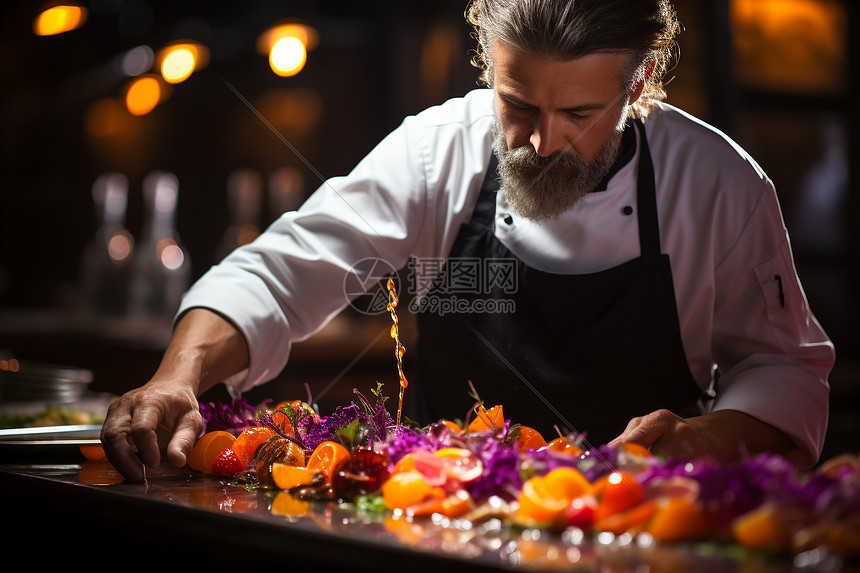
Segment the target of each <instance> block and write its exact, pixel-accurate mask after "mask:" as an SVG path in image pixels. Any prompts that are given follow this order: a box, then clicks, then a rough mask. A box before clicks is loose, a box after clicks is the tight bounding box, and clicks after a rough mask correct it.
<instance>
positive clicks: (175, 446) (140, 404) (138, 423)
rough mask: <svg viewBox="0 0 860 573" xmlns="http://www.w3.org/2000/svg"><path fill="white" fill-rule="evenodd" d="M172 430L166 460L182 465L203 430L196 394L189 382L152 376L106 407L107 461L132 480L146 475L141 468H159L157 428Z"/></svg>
mask: <svg viewBox="0 0 860 573" xmlns="http://www.w3.org/2000/svg"><path fill="white" fill-rule="evenodd" d="M158 428H162V429H164V430H166V431H167V432H168V433H169V434H170V436H171V437H170V441H169V442H168V444H167V452H166V453H167V459H168V460H169V461H170V463H172V464H173V465H175V466H176V467H182V466H184V465H185V462H186V460H187V459H188V456H189V455H190V454H191V450H192V448H193V447H194V443H195V442H196V441H197V438H198V437H199V436H200V433H201V431H202V430H203V418H202V416H201V415H200V409H199V407H198V404H197V397H196V396H195V394H194V392H193V391H192V390H191V389H190V388H189V386H188V385H183V384H179V383H176V382H173V381H170V380H167V381H157V380H152V381H150V382H148V383H147V384H145V385H144V386H141V387H140V388H136V389H134V390H131V391H130V392H128V393H126V394H125V395H123V396H121V397H120V398H119V399H117V400H115V401H114V402H113V403H112V404H111V406H110V408H109V409H108V414H107V418H106V419H105V423H104V425H103V426H102V431H101V441H102V445H103V446H104V449H105V454H107V457H108V460H109V461H110V463H111V464H112V465H113V466H114V467H115V468H116V469H117V471H119V472H120V473H121V474H123V475H124V476H125V477H126V478H127V479H128V480H130V481H141V480H142V479H143V478H144V466H146V467H149V468H154V467H157V466H158V465H159V464H160V463H161V451H160V446H159V444H158V439H157V435H156V430H157V429H158Z"/></svg>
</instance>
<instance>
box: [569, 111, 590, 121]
mask: <svg viewBox="0 0 860 573" xmlns="http://www.w3.org/2000/svg"><path fill="white" fill-rule="evenodd" d="M567 117H569V118H570V119H573V120H576V121H580V120H583V119H588V118H589V117H591V115H589V114H582V113H575V112H572V111H569V112H567Z"/></svg>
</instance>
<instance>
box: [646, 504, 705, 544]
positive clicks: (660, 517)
mask: <svg viewBox="0 0 860 573" xmlns="http://www.w3.org/2000/svg"><path fill="white" fill-rule="evenodd" d="M708 529H709V527H708V520H707V519H706V518H705V516H704V514H703V513H702V510H701V509H700V508H699V506H698V505H697V504H696V503H695V502H694V501H693V500H691V499H688V498H685V497H673V498H669V499H665V500H661V502H660V503H659V505H658V506H657V511H656V513H655V515H654V517H653V518H651V521H650V522H649V523H648V527H647V528H646V529H645V531H647V532H648V533H650V534H651V536H652V537H653V538H654V539H656V540H657V541H663V542H666V543H675V542H679V541H692V540H695V539H697V538H699V537H702V536H703V535H705V534H706V533H707V531H708Z"/></svg>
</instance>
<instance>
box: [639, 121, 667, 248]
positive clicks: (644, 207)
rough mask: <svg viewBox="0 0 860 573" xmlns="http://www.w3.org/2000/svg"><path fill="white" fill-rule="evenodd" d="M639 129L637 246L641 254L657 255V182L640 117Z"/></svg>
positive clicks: (658, 225)
mask: <svg viewBox="0 0 860 573" xmlns="http://www.w3.org/2000/svg"><path fill="white" fill-rule="evenodd" d="M635 124H636V127H637V128H638V131H639V141H640V145H639V168H638V171H639V175H638V181H637V183H638V187H639V189H638V192H637V199H636V201H637V203H636V206H637V211H638V214H637V217H638V220H639V248H640V249H641V250H642V255H643V256H655V255H656V256H659V255H660V253H661V248H660V223H659V220H658V217H657V184H656V182H655V177H654V164H653V163H652V162H651V150H650V149H649V148H648V138H647V137H646V136H645V125H644V124H643V123H642V120H641V119H637V120H635Z"/></svg>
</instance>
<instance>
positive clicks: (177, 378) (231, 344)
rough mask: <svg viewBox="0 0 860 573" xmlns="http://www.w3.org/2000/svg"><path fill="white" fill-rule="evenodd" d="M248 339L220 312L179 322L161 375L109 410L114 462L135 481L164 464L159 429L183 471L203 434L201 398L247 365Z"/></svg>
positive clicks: (108, 446)
mask: <svg viewBox="0 0 860 573" xmlns="http://www.w3.org/2000/svg"><path fill="white" fill-rule="evenodd" d="M249 359H250V355H249V352H248V347H247V343H246V342H245V338H244V337H243V336H242V334H241V333H240V332H239V330H238V329H236V327H235V326H233V324H232V323H230V322H229V321H227V320H225V319H224V318H222V317H221V316H219V315H218V314H216V313H214V312H211V311H209V310H205V309H193V310H190V311H189V312H188V313H187V314H185V315H184V316H183V317H182V319H181V320H180V321H179V322H178V323H177V325H176V329H175V331H174V333H173V337H172V338H171V340H170V344H168V346H167V350H166V351H165V353H164V357H163V358H162V360H161V364H160V365H159V367H158V371H157V372H156V373H155V375H154V376H153V377H152V379H151V380H150V381H149V382H147V383H146V384H145V385H143V386H141V387H140V388H136V389H134V390H131V391H129V392H127V393H126V394H124V395H123V396H121V397H120V398H118V399H117V400H116V401H114V403H113V404H111V406H110V408H109V409H108V413H107V417H106V418H105V422H104V424H103V425H102V432H101V440H102V445H103V446H104V449H105V454H107V457H108V460H109V461H110V463H111V464H112V465H113V466H114V467H115V468H116V469H117V470H118V471H119V472H120V473H121V474H123V475H124V476H125V477H126V479H128V480H130V481H140V480H142V479H143V478H144V466H145V467H156V466H158V465H159V464H160V463H161V450H160V446H159V443H158V438H157V430H159V429H161V430H165V431H166V432H167V433H168V434H169V436H170V437H169V440H168V442H167V448H166V454H167V459H168V460H169V461H170V463H172V464H173V465H175V466H177V467H182V466H184V465H185V463H186V460H187V459H188V456H189V455H191V450H192V449H193V448H194V444H195V442H196V441H197V438H198V437H200V433H201V432H202V430H203V418H202V416H201V415H200V407H199V405H198V402H197V397H198V396H199V395H200V394H201V393H203V392H205V391H206V390H208V389H209V388H211V387H212V386H214V385H215V384H217V383H219V382H222V381H223V380H225V379H226V378H228V377H229V376H232V375H233V374H236V373H237V372H240V371H242V370H243V369H245V368H247V367H248V362H249Z"/></svg>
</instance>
